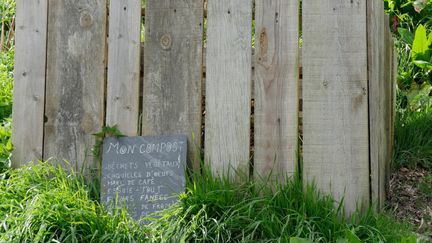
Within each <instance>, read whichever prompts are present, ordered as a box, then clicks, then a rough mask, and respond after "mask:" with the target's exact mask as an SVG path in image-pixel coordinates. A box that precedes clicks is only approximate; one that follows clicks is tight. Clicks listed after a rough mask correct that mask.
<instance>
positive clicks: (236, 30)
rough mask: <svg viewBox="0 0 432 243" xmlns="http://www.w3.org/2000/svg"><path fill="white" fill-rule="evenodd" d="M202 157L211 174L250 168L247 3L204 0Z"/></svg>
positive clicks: (248, 20)
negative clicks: (205, 17) (205, 21)
mask: <svg viewBox="0 0 432 243" xmlns="http://www.w3.org/2000/svg"><path fill="white" fill-rule="evenodd" d="M207 21H208V24H207V33H208V34H207V60H206V61H207V66H206V121H205V126H206V127H205V145H204V147H205V158H206V162H207V163H210V165H211V169H212V170H213V172H214V173H215V174H222V173H226V172H228V171H229V174H230V175H231V176H233V175H234V174H235V171H234V170H241V171H243V172H245V173H247V172H248V170H249V166H248V165H249V147H250V146H249V136H250V110H251V108H250V102H251V35H252V34H251V29H252V23H251V21H252V6H251V1H236V0H219V1H209V2H208V19H207Z"/></svg>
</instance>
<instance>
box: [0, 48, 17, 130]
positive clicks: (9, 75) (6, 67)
mask: <svg viewBox="0 0 432 243" xmlns="http://www.w3.org/2000/svg"><path fill="white" fill-rule="evenodd" d="M13 67H14V50H13V49H11V50H10V51H8V52H0V122H2V121H3V120H4V119H5V118H7V117H9V116H10V115H11V113H12V89H13Z"/></svg>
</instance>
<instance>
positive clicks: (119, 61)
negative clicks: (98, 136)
mask: <svg viewBox="0 0 432 243" xmlns="http://www.w3.org/2000/svg"><path fill="white" fill-rule="evenodd" d="M140 30H141V1H139V0H121V1H110V10H109V33H108V36H109V39H108V43H109V44H108V81H107V109H106V110H107V111H106V112H107V114H106V124H107V125H108V126H113V125H117V126H118V128H119V130H120V131H121V132H122V133H123V134H125V135H128V136H136V135H138V134H137V131H138V116H139V88H140V85H139V78H140V77H139V76H140V66H139V65H140V37H141V36H140V34H141V33H140V32H141V31H140Z"/></svg>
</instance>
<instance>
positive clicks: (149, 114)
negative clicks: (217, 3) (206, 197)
mask: <svg viewBox="0 0 432 243" xmlns="http://www.w3.org/2000/svg"><path fill="white" fill-rule="evenodd" d="M203 8H204V2H203V0H181V1H171V0H162V1H161V0H149V1H147V3H146V14H145V18H146V22H145V23H146V26H145V27H146V28H145V29H146V41H145V53H144V84H143V86H144V87H143V126H142V128H143V129H142V134H143V135H154V134H170V133H171V134H172V133H184V134H186V135H187V136H188V143H189V146H188V149H189V151H188V154H189V161H192V164H193V167H195V168H198V167H199V164H200V145H201V117H202V114H201V100H202V99H201V96H202V95H201V87H202V84H201V83H202V49H203V43H202V40H203V23H204V22H203V21H204V19H203V14H204V9H203Z"/></svg>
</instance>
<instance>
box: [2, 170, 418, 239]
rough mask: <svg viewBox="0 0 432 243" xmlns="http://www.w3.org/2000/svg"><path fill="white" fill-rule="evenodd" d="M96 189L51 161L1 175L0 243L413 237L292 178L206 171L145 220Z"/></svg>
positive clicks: (393, 223)
mask: <svg viewBox="0 0 432 243" xmlns="http://www.w3.org/2000/svg"><path fill="white" fill-rule="evenodd" d="M94 188H95V187H93V186H91V184H90V185H89V184H86V182H85V179H84V178H83V176H81V175H79V174H76V173H73V172H66V171H65V170H64V169H62V168H58V167H54V166H52V165H50V164H49V163H38V164H36V165H33V166H27V167H23V168H20V169H11V170H8V171H7V172H6V173H3V174H0V242H3V241H5V242H37V241H40V242H50V241H61V242H112V241H113V242H148V241H152V242H181V241H196V240H198V241H208V242H228V241H230V242H275V241H280V242H290V241H291V242H312V241H314V242H336V241H338V242H378V241H380V240H381V241H386V242H399V241H400V240H402V239H411V240H412V239H414V240H415V237H414V236H413V235H412V233H410V231H409V227H407V226H405V225H402V224H400V223H397V222H396V221H395V220H393V219H392V218H391V217H389V216H386V215H375V214H374V213H372V211H368V212H366V213H365V214H355V215H354V216H353V217H352V219H350V220H345V219H344V217H342V213H341V211H340V209H334V207H333V205H334V202H333V200H332V199H331V198H330V197H328V196H323V195H319V194H317V193H316V192H315V189H314V187H312V186H309V187H307V188H306V189H305V190H303V186H302V185H301V183H300V182H299V181H296V180H294V181H287V182H286V184H284V185H277V186H274V187H273V189H269V187H268V186H266V183H264V182H243V183H238V182H232V181H230V180H227V179H218V178H213V177H212V176H211V175H210V173H205V174H204V175H203V176H200V177H197V178H196V179H195V180H193V181H189V182H188V187H187V192H186V193H184V194H182V195H180V201H179V203H178V204H177V205H174V206H173V207H171V208H169V209H167V210H165V211H163V212H160V214H159V216H158V217H156V218H154V219H152V220H151V223H150V224H149V225H142V224H140V223H138V222H134V221H133V220H132V219H131V217H130V216H129V215H128V214H127V213H126V211H125V210H116V211H114V212H107V210H105V209H104V208H103V207H101V206H100V205H99V204H98V202H96V201H94V200H93V198H97V194H98V192H97V191H94ZM339 208H342V207H339ZM147 220H149V218H148V219H147ZM302 240H303V241H302ZM407 242H413V241H407Z"/></svg>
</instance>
